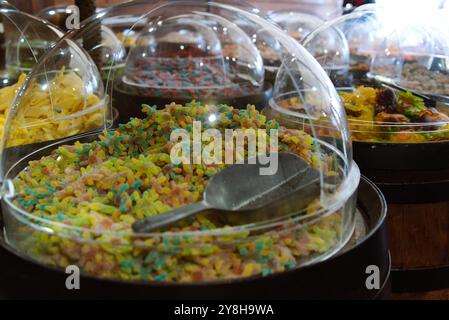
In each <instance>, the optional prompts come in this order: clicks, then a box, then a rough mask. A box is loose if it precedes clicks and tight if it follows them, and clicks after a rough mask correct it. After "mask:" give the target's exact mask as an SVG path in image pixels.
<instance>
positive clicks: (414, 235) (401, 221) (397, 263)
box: [388, 202, 449, 269]
mask: <svg viewBox="0 0 449 320" xmlns="http://www.w3.org/2000/svg"><path fill="white" fill-rule="evenodd" d="M388 214H389V230H390V246H391V254H392V260H393V267H397V268H405V269H408V268H419V267H433V266H443V265H449V202H440V203H434V204H405V205H397V204H390V205H389V206H388Z"/></svg>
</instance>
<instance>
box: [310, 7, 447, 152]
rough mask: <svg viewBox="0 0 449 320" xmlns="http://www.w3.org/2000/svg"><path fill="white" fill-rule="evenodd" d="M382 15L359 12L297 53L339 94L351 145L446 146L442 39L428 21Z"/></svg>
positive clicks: (322, 31) (330, 26)
mask: <svg viewBox="0 0 449 320" xmlns="http://www.w3.org/2000/svg"><path fill="white" fill-rule="evenodd" d="M385 10H386V9H385ZM385 10H382V9H381V8H377V7H375V6H368V7H367V8H364V7H360V8H358V9H357V10H356V11H355V12H353V13H352V14H349V15H346V16H344V17H342V18H339V19H336V20H334V21H331V22H329V23H328V24H326V25H325V26H323V27H321V28H319V29H317V30H316V31H315V32H313V33H312V34H311V35H310V37H308V38H307V39H306V40H305V41H304V45H305V47H306V48H307V49H308V50H309V51H310V52H311V53H312V54H313V55H314V56H315V57H316V58H317V60H318V61H319V62H320V64H321V65H322V66H323V67H324V69H326V70H327V72H328V74H329V75H330V77H331V79H332V80H333V82H334V84H335V86H336V87H337V90H339V91H340V92H341V97H342V99H343V103H344V106H345V109H346V111H347V114H348V118H349V121H350V126H351V129H352V131H353V137H354V139H355V140H357V141H370V142H397V143H421V142H430V141H442V140H447V138H448V137H449V136H448V134H447V124H448V120H449V117H448V116H447V114H448V111H447V110H446V109H447V106H446V104H447V102H449V100H447V98H445V97H446V96H447V95H448V90H447V86H448V80H449V74H448V72H447V71H448V70H447V64H446V61H447V58H448V56H449V55H448V53H449V44H448V42H447V40H446V32H444V31H442V30H439V28H437V26H438V24H437V23H436V22H434V23H430V22H429V21H427V20H425V21H416V20H413V21H409V20H405V22H403V23H400V22H393V21H391V19H389V17H390V16H389V15H388V14H387V12H385Z"/></svg>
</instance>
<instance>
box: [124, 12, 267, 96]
mask: <svg viewBox="0 0 449 320" xmlns="http://www.w3.org/2000/svg"><path fill="white" fill-rule="evenodd" d="M164 14H165V15H167V16H165V17H164V16H162V17H159V18H157V19H155V20H151V21H150V22H149V25H148V27H147V28H145V29H144V30H143V31H141V32H140V35H139V37H138V38H137V41H136V45H135V47H134V48H132V49H131V51H130V54H129V56H128V59H127V63H126V71H125V75H124V77H123V82H124V84H126V85H129V86H131V87H138V88H142V89H143V90H141V91H140V92H141V94H142V95H147V96H159V95H162V96H166V97H174V98H176V97H177V98H186V99H201V98H205V97H214V96H221V95H223V96H228V97H230V96H234V95H242V93H244V92H245V91H254V92H258V91H260V90H262V88H263V82H264V69H263V63H262V58H261V56H260V54H259V52H258V50H257V49H256V47H255V46H254V44H253V43H252V41H251V38H250V37H248V35H247V34H246V33H244V32H243V31H242V30H241V29H240V28H238V27H237V26H236V25H235V24H234V23H232V22H230V21H229V20H226V19H223V18H221V17H220V16H218V15H215V14H213V13H208V12H198V13H189V14H180V15H175V16H173V15H172V14H171V13H170V12H167V13H164ZM225 49H226V50H225ZM187 75H188V76H187Z"/></svg>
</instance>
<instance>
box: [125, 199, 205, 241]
mask: <svg viewBox="0 0 449 320" xmlns="http://www.w3.org/2000/svg"><path fill="white" fill-rule="evenodd" d="M209 208H210V206H208V205H207V204H206V203H205V202H204V201H201V202H197V203H193V204H191V205H188V206H184V207H180V208H178V209H175V210H172V211H169V212H167V213H163V214H158V215H154V216H151V217H148V218H145V219H142V220H139V221H136V222H134V223H133V225H132V228H133V230H134V232H136V233H145V232H150V231H153V230H156V229H160V228H162V227H165V226H167V225H170V224H172V223H174V222H176V221H179V220H182V219H185V218H188V217H191V216H194V215H196V214H198V213H200V212H201V211H204V210H207V209H209Z"/></svg>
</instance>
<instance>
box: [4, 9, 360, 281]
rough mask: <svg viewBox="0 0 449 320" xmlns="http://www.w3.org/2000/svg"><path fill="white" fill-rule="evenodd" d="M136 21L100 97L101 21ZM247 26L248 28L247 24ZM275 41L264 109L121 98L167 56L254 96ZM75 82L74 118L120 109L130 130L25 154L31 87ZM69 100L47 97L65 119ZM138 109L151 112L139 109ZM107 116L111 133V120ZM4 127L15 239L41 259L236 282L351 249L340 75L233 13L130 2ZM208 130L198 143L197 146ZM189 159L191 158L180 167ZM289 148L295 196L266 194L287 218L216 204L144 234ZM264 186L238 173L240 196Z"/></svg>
mask: <svg viewBox="0 0 449 320" xmlns="http://www.w3.org/2000/svg"><path fill="white" fill-rule="evenodd" d="M131 12H140V13H141V14H142V16H141V19H140V20H141V21H145V23H146V26H145V27H144V29H143V32H141V33H140V37H139V40H138V42H137V46H136V47H135V49H133V50H132V52H130V55H129V57H128V58H127V62H126V66H125V69H124V70H116V69H111V72H110V77H109V79H108V81H106V83H105V84H104V86H105V89H104V90H103V83H102V80H101V76H100V74H99V72H98V70H97V67H96V64H95V62H94V61H93V60H95V58H94V57H92V59H93V60H92V59H90V58H89V57H88V56H86V52H85V50H83V49H82V48H80V47H79V43H80V40H81V39H82V40H83V43H86V40H89V37H90V36H91V35H93V34H95V33H96V31H98V27H99V25H101V22H102V21H104V20H105V19H111V18H113V17H117V16H124V15H126V14H129V13H131ZM217 13H219V15H218V14H217ZM235 21H243V22H244V24H245V25H246V27H245V29H244V30H243V29H242V28H239V27H237V25H236V24H235V23H233V22H235ZM260 30H264V32H263V33H260V32H259V31H260ZM263 37H267V39H272V38H276V39H277V43H278V47H277V49H276V50H277V51H276V52H277V54H278V56H279V59H280V60H282V61H283V68H282V70H281V71H280V72H279V74H278V77H277V79H276V82H275V84H274V88H273V89H272V91H271V92H272V93H271V94H270V98H269V99H268V101H267V103H266V104H260V105H259V104H256V105H253V103H254V102H253V101H252V98H251V97H252V96H251V95H244V96H243V98H242V99H244V100H245V102H246V104H247V105H248V106H246V107H245V106H244V107H241V108H237V107H234V106H233V105H230V104H229V103H231V102H232V101H233V100H230V99H227V97H225V96H224V95H223V94H217V95H216V96H215V97H214V101H211V100H207V102H204V101H205V98H204V96H202V95H203V94H207V92H201V91H200V93H201V95H199V96H198V97H197V99H196V100H194V101H190V102H181V101H183V99H182V97H178V96H177V95H174V94H172V96H171V100H170V102H169V103H168V104H167V105H157V103H155V102H154V101H156V100H152V97H151V96H147V95H144V94H146V91H144V92H143V94H142V97H139V99H137V97H129V98H128V99H125V100H120V99H118V98H117V97H118V95H119V94H121V93H120V92H119V90H118V89H117V87H116V83H117V82H119V83H120V81H122V80H123V79H125V80H126V81H127V82H129V85H130V87H131V86H133V85H136V84H137V85H140V86H141V87H142V88H143V89H148V88H150V89H151V90H154V87H155V86H153V84H152V81H153V79H152V78H151V77H152V76H151V73H156V72H160V68H161V67H160V65H158V63H159V61H158V60H162V61H164V60H163V59H170V62H171V63H172V64H171V66H173V62H174V61H175V65H176V64H179V70H176V72H177V74H178V75H179V76H180V77H181V78H180V80H178V81H186V82H189V81H192V80H191V79H193V82H194V81H197V82H196V83H195V82H194V84H195V86H196V89H195V90H198V88H199V86H198V85H197V83H198V80H195V77H197V76H198V75H201V72H203V71H202V70H204V69H202V68H203V66H204V65H205V64H207V63H209V64H210V65H213V67H214V68H216V70H218V71H220V72H222V73H221V74H220V73H219V74H218V75H223V73H224V76H226V77H224V78H223V79H220V82H219V84H221V85H223V87H224V90H226V88H227V85H228V84H229V85H235V84H239V85H240V86H241V87H244V86H249V87H251V88H258V87H259V86H261V84H262V83H263V81H264V78H263V72H262V70H263V64H261V63H262V60H261V57H260V54H259V53H258V51H257V50H256V49H255V46H254V41H253V39H254V38H262V39H260V40H261V43H263V42H264V39H263ZM266 43H268V40H267V42H266ZM230 44H231V45H235V46H236V47H237V49H238V50H235V52H236V54H235V55H233V56H231V55H227V54H224V53H223V48H224V47H225V46H226V45H230ZM111 56H112V57H115V55H114V54H112V55H111ZM228 58H229V59H228ZM233 58H235V61H234V59H233ZM146 59H149V60H146ZM155 61H158V63H155ZM216 62H219V63H217V65H215V63H216ZM117 63H119V61H117ZM201 63H202V64H203V65H201ZM185 65H187V66H188V67H185ZM138 69H142V70H144V71H145V72H146V73H145V74H143V75H141V76H142V78H144V77H147V78H146V79H147V82H148V83H149V84H151V85H148V83H145V82H144V81H142V82H138V81H136V79H134V78H133V77H134V76H135V72H137V71H138ZM65 74H70V75H71V74H74V75H76V76H77V77H78V78H79V79H80V80H81V83H82V85H83V86H82V89H83V91H82V92H83V93H84V96H85V101H86V108H85V109H83V111H81V112H74V113H72V114H67V115H66V114H64V117H63V119H70V120H71V121H72V120H75V119H80V117H84V116H91V115H96V112H99V111H100V110H101V111H105V113H106V111H107V110H104V109H105V107H106V106H107V107H108V108H110V107H112V106H113V107H115V108H117V109H118V110H119V112H120V119H121V121H122V123H120V124H119V125H118V127H117V128H115V129H114V128H109V129H107V130H105V131H104V132H103V133H101V134H99V133H98V132H89V130H87V128H86V130H85V134H78V133H77V134H75V135H74V136H72V137H69V138H67V139H64V140H59V141H58V140H56V141H55V140H54V139H52V137H49V139H48V140H49V141H47V143H45V144H43V143H41V144H39V145H36V144H35V145H20V146H17V145H16V144H15V143H13V141H16V140H14V138H15V136H16V135H17V132H18V131H17V129H18V128H17V125H16V124H17V123H18V122H19V121H18V120H20V119H18V115H20V114H21V112H23V111H25V110H27V108H28V103H27V102H28V101H29V99H30V98H29V97H30V94H29V92H30V90H34V89H35V88H41V89H42V92H46V91H47V90H51V88H52V83H53V82H52V81H55V79H58V76H61V75H65ZM172 74H175V72H172ZM170 76H171V75H170ZM214 76H217V74H215V75H214ZM212 79H213V78H212ZM49 80H50V82H49ZM161 80H163V81H162V83H161V85H159V86H157V89H158V90H159V91H160V94H161V95H164V94H165V95H167V94H166V93H167V91H168V92H170V93H172V92H173V89H176V87H173V88H172V87H170V85H169V84H170V81H172V80H171V79H168V80H170V81H168V80H167V79H161ZM164 81H166V83H164ZM142 84H143V86H142ZM167 84H168V85H167ZM202 86H203V87H205V88H207V86H206V85H202ZM185 87H187V86H185ZM246 90H248V89H246ZM52 94H57V93H56V92H52ZM151 94H156V92H153V93H151ZM203 98H204V99H203ZM70 101H72V96H71V95H70V94H68V93H66V94H60V93H59V94H58V98H57V99H56V100H55V99H52V101H51V102H52V103H53V105H52V107H53V110H56V109H57V107H59V106H62V105H64V104H65V103H69V102H70ZM89 101H94V102H95V104H94V105H92V106H91V105H89V103H88V102H89ZM144 101H148V102H147V103H146V104H145V102H144ZM142 103H143V105H142ZM140 108H142V110H143V116H142V117H140V118H137V117H136V116H135V115H131V114H129V111H130V110H138V109H140ZM128 114H129V117H128V118H127V119H124V115H128ZM55 115H56V116H57V115H58V113H57V112H56V114H55ZM102 116H103V114H102ZM101 119H104V121H103V123H102V126H103V127H104V126H105V124H106V123H107V121H106V120H107V119H108V118H107V117H105V116H104V117H102V118H101ZM83 123H84V122H83ZM98 127H101V126H98ZM6 132H7V133H6V136H5V140H4V145H5V150H4V151H3V153H2V171H3V176H2V178H3V179H2V180H3V193H4V195H5V196H4V197H3V208H4V209H3V215H4V221H5V231H6V234H7V238H8V243H9V244H10V245H11V246H13V247H14V248H15V249H17V250H18V251H19V252H20V253H21V254H23V255H26V256H28V257H30V258H32V259H34V260H36V261H39V262H41V263H44V264H49V265H53V266H58V267H64V265H65V264H66V263H69V262H70V263H71V264H76V265H78V266H79V267H80V268H81V270H82V271H83V272H85V273H87V274H92V275H94V276H97V277H106V278H114V279H117V280H138V281H168V282H173V281H174V282H192V281H193V282H198V281H219V280H226V279H227V280H229V279H235V278H241V277H249V276H263V275H267V274H272V273H275V272H282V271H284V270H288V269H292V268H297V267H300V266H303V265H306V264H310V263H313V262H315V261H321V260H323V259H326V258H328V257H330V256H332V255H334V254H336V253H337V252H338V251H339V250H340V249H341V248H342V247H343V246H344V245H345V244H346V242H347V241H348V239H349V237H350V236H351V234H352V231H353V228H354V219H353V217H354V210H355V209H354V208H355V207H354V205H355V204H354V203H355V202H354V200H355V190H356V188H357V186H358V181H359V177H360V174H359V171H358V169H357V166H356V165H355V164H354V163H353V161H352V152H351V138H350V134H349V130H348V127H347V122H346V118H345V113H344V110H343V107H342V105H341V103H340V101H339V99H338V95H337V93H336V91H335V89H334V88H333V86H332V83H331V81H330V80H329V78H328V77H327V76H326V73H325V71H324V70H323V69H322V68H321V67H320V65H319V64H318V63H317V62H316V61H315V60H314V59H313V57H312V56H311V55H310V54H309V53H308V52H307V51H306V50H305V49H304V48H303V47H301V45H300V44H299V43H298V42H297V41H295V40H294V39H293V38H291V37H289V36H288V35H287V34H285V33H283V32H282V31H281V30H280V29H279V28H277V27H275V26H274V25H272V24H271V23H270V22H267V21H266V20H264V19H262V18H260V17H258V16H257V15H255V14H253V13H251V12H247V11H244V10H241V9H239V8H236V7H232V6H229V5H227V4H223V3H213V2H209V3H203V2H198V1H177V2H176V4H173V3H166V2H161V3H156V4H152V5H151V6H150V5H149V4H148V2H147V1H132V2H128V3H124V4H121V5H117V6H114V7H111V8H109V9H106V10H105V11H102V12H100V13H98V14H97V15H96V16H94V17H92V18H91V19H89V20H87V21H86V22H83V25H82V28H81V29H80V30H74V31H72V32H69V33H68V34H67V35H66V36H65V37H64V38H62V39H61V40H60V41H59V42H58V43H57V45H56V46H55V48H53V49H52V50H50V51H49V52H48V53H47V54H46V55H45V56H44V57H43V58H42V59H41V60H40V62H39V64H38V65H37V66H36V67H35V68H34V70H33V72H32V73H31V75H30V78H29V79H28V81H27V82H26V84H25V86H24V87H23V89H22V90H21V92H20V93H19V96H18V98H17V99H16V101H15V104H14V112H13V113H11V115H10V118H9V122H8V125H7V130H6ZM197 134H200V135H201V136H202V138H201V137H200V140H199V141H198V140H194V141H190V139H197V138H195V137H196V135H197ZM210 135H212V136H214V139H212V140H211V139H210V137H211V136H210ZM242 135H243V136H242ZM245 135H246V136H245ZM208 136H209V138H207V137H208ZM182 137H183V138H182ZM239 137H240V138H239ZM179 138H182V141H179ZM183 139H187V141H184V140H183ZM216 139H218V140H216ZM220 139H221V140H220ZM226 139H229V140H226ZM239 139H241V140H239ZM254 139H255V140H254ZM234 140H235V141H234ZM238 141H240V145H239V142H238ZM50 142H51V143H50ZM242 143H243V144H242ZM239 146H240V147H241V148H240V147H239ZM253 147H255V148H254V149H253ZM197 148H199V149H197ZM228 148H230V149H228ZM211 150H213V152H212V153H211ZM173 152H174V153H173ZM183 152H187V155H186V157H181V159H179V158H177V156H178V155H179V153H181V154H183ZM279 153H293V154H295V155H296V158H297V165H298V166H299V167H297V168H298V171H296V170H295V173H294V175H293V176H287V174H286V173H285V172H283V171H281V173H280V174H281V176H282V177H283V179H284V180H285V181H288V182H289V183H288V185H289V186H291V188H292V189H286V190H285V195H283V196H282V197H281V198H279V199H277V200H273V202H271V200H270V205H272V203H278V202H277V201H281V202H279V203H282V205H283V206H286V207H285V208H288V210H287V211H288V213H286V214H285V215H282V216H279V215H276V212H277V211H275V210H272V211H270V212H267V214H266V215H264V216H263V217H262V216H259V217H258V219H257V220H252V221H245V222H243V221H240V222H235V221H234V222H230V221H225V220H224V219H223V216H222V215H221V213H220V211H217V210H210V211H207V212H202V213H201V214H199V215H196V216H193V217H191V218H189V219H186V220H182V221H177V222H176V223H174V224H170V225H168V226H167V227H166V228H161V229H159V230H155V231H152V232H144V233H141V232H138V231H136V230H135V229H133V225H134V223H135V222H138V221H141V220H142V219H144V218H148V217H151V216H153V217H154V216H156V217H158V218H159V217H160V218H163V217H164V214H165V213H167V212H168V211H171V210H173V209H179V210H183V209H184V208H187V206H189V205H194V204H195V203H197V202H199V201H202V199H203V191H204V189H205V187H206V185H207V184H208V182H209V181H210V177H212V176H214V175H215V174H216V173H217V172H219V171H221V170H224V169H226V168H228V167H230V166H232V165H238V163H239V161H246V162H248V159H253V157H252V156H255V155H259V156H261V155H265V156H269V164H273V165H274V167H275V168H276V164H279V163H278V162H276V160H273V159H278V157H277V156H276V155H279ZM212 154H213V155H214V157H212V159H211V158H210V157H211V155H212ZM225 154H226V156H224V155H225ZM184 155H185V154H184ZM220 155H221V156H220ZM228 156H230V158H228ZM198 157H199V158H198ZM272 157H273V158H272ZM197 159H199V161H198V160H197ZM271 161H273V162H271ZM236 162H237V163H236ZM277 169H279V167H277ZM275 170H276V169H275ZM297 172H301V174H300V175H297ZM252 178H253V177H249V178H243V177H242V179H241V182H239V183H237V184H236V185H235V188H236V190H240V188H243V189H244V188H245V186H246V184H247V183H248V181H249V180H252ZM256 178H257V177H254V179H256ZM291 179H294V180H291ZM289 188H290V187H289ZM268 199H270V198H268ZM186 210H187V209H186ZM254 210H256V209H254ZM46 239H49V241H47V240H46ZM58 239H59V240H58ZM63 239H64V240H63ZM286 239H287V240H286ZM94 252H95V254H94V255H91V254H92V253H94ZM95 256H97V257H98V258H95V259H92V257H95ZM231 262H232V263H231Z"/></svg>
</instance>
